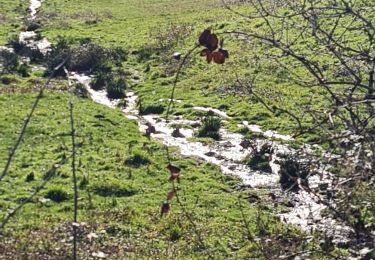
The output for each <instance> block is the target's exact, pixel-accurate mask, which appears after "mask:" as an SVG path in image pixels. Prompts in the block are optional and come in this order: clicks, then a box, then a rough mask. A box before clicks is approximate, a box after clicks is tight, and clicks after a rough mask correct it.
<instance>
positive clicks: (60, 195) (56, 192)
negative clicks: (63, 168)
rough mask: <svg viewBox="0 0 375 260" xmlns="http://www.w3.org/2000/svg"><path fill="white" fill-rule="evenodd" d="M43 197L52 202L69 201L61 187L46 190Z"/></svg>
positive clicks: (67, 195)
mask: <svg viewBox="0 0 375 260" xmlns="http://www.w3.org/2000/svg"><path fill="white" fill-rule="evenodd" d="M45 197H46V198H47V199H50V200H52V201H54V202H63V201H66V200H68V199H69V194H68V193H67V192H66V191H65V190H64V189H63V188H62V187H58V186H57V187H52V188H50V189H48V191H47V192H46V195H45Z"/></svg>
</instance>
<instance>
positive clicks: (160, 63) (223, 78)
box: [40, 0, 324, 141]
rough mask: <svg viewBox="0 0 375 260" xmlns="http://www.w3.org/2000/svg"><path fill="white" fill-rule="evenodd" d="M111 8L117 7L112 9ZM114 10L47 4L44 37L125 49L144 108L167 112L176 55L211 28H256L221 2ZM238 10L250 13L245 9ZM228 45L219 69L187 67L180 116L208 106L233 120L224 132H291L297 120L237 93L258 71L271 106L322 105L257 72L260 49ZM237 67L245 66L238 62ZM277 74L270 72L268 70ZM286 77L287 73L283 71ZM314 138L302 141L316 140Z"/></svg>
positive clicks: (199, 64) (198, 63) (120, 4)
mask: <svg viewBox="0 0 375 260" xmlns="http://www.w3.org/2000/svg"><path fill="white" fill-rule="evenodd" d="M112 2H113V3H112ZM112 2H111V4H107V3H105V4H104V3H103V2H101V1H90V2H89V3H88V4H86V2H85V4H83V2H82V1H75V2H74V3H70V2H64V1H56V0H55V1H48V2H46V3H45V5H44V6H43V8H42V10H43V11H42V12H41V14H40V16H41V17H42V18H41V20H42V23H43V25H44V26H43V28H42V29H41V32H42V34H43V35H45V36H47V37H48V38H49V39H51V40H52V41H53V40H54V39H55V40H56V39H57V37H58V36H65V37H68V38H70V39H72V40H73V41H76V42H77V41H79V40H80V39H83V38H86V37H89V38H91V39H93V40H94V41H95V42H97V43H99V44H102V45H104V46H111V47H113V46H116V47H121V48H124V49H126V50H128V51H129V53H130V54H131V55H130V56H129V59H128V61H127V62H126V63H125V64H124V67H125V68H128V69H130V70H136V71H137V72H138V74H139V75H141V77H142V79H143V81H141V82H140V84H138V85H137V86H135V90H136V91H137V92H138V93H139V95H140V96H141V99H142V102H143V103H144V104H145V105H146V106H147V105H148V104H152V105H155V104H158V105H161V106H164V107H165V106H166V103H165V101H164V102H162V101H160V99H165V98H166V97H167V96H169V95H170V91H171V87H172V83H173V80H174V75H175V72H176V67H177V63H176V62H174V61H173V60H172V59H171V55H172V53H174V52H175V51H179V52H182V53H186V52H187V51H188V50H189V49H191V48H193V47H194V45H195V43H196V42H197V39H198V36H199V34H200V33H201V32H202V31H203V29H204V28H207V27H210V28H212V29H213V30H214V31H215V32H217V33H224V32H225V31H230V30H234V29H243V30H245V31H246V28H249V27H251V28H256V27H257V26H259V24H256V23H254V24H252V23H249V22H248V21H246V20H245V19H243V18H241V17H239V16H238V15H235V14H233V13H231V12H230V11H228V10H226V9H225V8H223V7H222V6H221V4H220V1H190V0H180V1H178V4H176V3H175V1H140V2H137V3H133V2H132V1H128V0H126V1H125V0H116V1H112ZM238 8H239V9H238V10H241V11H246V8H245V7H238ZM222 37H223V38H225V42H226V44H225V47H226V49H228V50H229V53H230V59H229V60H228V61H227V62H226V63H225V64H224V65H222V66H215V65H212V64H207V63H206V61H205V60H204V59H203V58H201V57H199V55H198V53H199V51H197V52H194V55H193V57H192V59H191V60H190V62H189V64H188V66H187V67H186V68H185V69H184V70H183V73H182V76H181V77H180V80H179V84H178V88H177V91H176V98H178V99H181V100H182V101H183V102H181V103H179V104H176V106H175V110H174V112H175V113H178V114H184V115H190V116H193V117H194V116H196V115H195V114H194V111H192V110H191V107H192V106H210V107H214V108H219V109H221V110H223V111H226V112H227V113H228V114H229V115H230V116H232V117H233V120H232V121H231V124H229V125H228V126H227V127H230V128H232V130H234V131H236V130H239V129H237V127H236V125H237V123H239V122H241V121H243V120H247V121H249V122H250V123H252V124H259V125H262V126H264V127H265V129H273V130H278V131H280V132H283V133H291V132H292V129H293V128H295V122H293V120H292V119H291V118H290V117H289V116H287V115H285V114H282V115H278V116H275V115H273V114H272V113H270V112H269V111H267V110H266V109H265V108H264V106H263V105H262V104H260V103H259V102H258V101H257V100H255V99H253V98H250V97H249V95H248V94H246V93H243V95H238V91H237V94H236V95H234V92H233V91H234V90H235V89H236V86H235V84H234V82H235V80H236V78H237V76H238V77H239V78H245V77H251V76H253V75H254V74H255V73H256V74H257V77H258V82H259V85H258V86H257V88H256V89H257V92H258V94H259V95H261V96H262V97H265V98H267V99H269V100H272V102H273V104H275V105H278V106H280V107H285V108H287V109H290V110H291V111H292V112H295V113H297V114H298V113H300V112H301V110H300V109H299V108H300V107H303V106H305V105H306V104H310V102H311V100H314V102H315V103H316V106H322V105H323V104H324V103H323V100H322V98H321V95H320V94H321V92H316V91H315V90H313V91H311V89H305V88H303V87H300V86H298V85H296V84H293V83H292V84H291V83H290V82H287V81H285V80H284V81H283V80H280V77H279V78H277V77H274V76H273V75H274V74H275V73H276V72H275V71H274V69H275V64H273V63H272V62H269V64H268V66H269V68H267V67H264V68H263V69H261V70H260V71H257V70H259V68H257V67H256V63H255V62H254V60H256V56H257V55H259V53H260V52H261V51H262V49H260V47H255V48H254V47H251V46H248V45H246V44H244V43H242V42H241V41H236V40H235V39H233V38H232V37H229V36H227V35H225V34H223V35H222ZM239 61H241V62H240V63H239ZM271 71H273V72H271ZM277 73H279V74H280V75H283V73H285V72H283V71H282V70H280V71H278V72H277ZM303 120H304V121H303V123H304V124H306V125H309V124H311V122H312V119H311V118H308V117H304V118H303ZM315 138H316V134H315V133H309V135H306V136H303V137H301V140H304V141H310V140H311V141H312V140H314V139H315Z"/></svg>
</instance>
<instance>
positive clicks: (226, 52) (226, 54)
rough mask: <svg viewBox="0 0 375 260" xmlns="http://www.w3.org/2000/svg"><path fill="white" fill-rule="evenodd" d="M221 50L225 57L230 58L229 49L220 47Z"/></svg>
mask: <svg viewBox="0 0 375 260" xmlns="http://www.w3.org/2000/svg"><path fill="white" fill-rule="evenodd" d="M219 52H221V53H222V54H223V55H224V57H225V58H226V59H228V58H229V52H228V51H227V50H224V49H221V48H220V49H219Z"/></svg>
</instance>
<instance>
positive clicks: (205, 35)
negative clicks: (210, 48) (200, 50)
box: [199, 29, 211, 46]
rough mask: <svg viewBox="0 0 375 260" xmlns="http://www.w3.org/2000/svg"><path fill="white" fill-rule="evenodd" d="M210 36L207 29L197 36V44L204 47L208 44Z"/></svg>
mask: <svg viewBox="0 0 375 260" xmlns="http://www.w3.org/2000/svg"><path fill="white" fill-rule="evenodd" d="M210 36H211V31H210V30H208V29H205V30H204V31H203V32H202V33H201V35H200V36H199V44H200V45H202V46H206V45H207V43H208V42H209V38H210Z"/></svg>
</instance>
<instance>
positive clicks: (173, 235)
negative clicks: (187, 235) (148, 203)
mask: <svg viewBox="0 0 375 260" xmlns="http://www.w3.org/2000/svg"><path fill="white" fill-rule="evenodd" d="M181 237H182V228H181V226H180V225H179V224H177V223H174V224H172V225H171V226H170V227H169V239H170V240H171V241H177V240H178V239H180V238H181Z"/></svg>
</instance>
